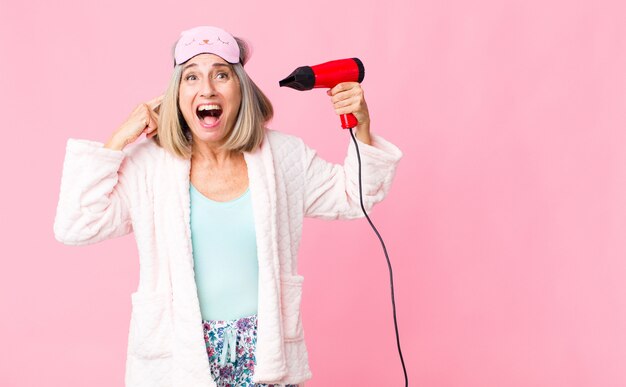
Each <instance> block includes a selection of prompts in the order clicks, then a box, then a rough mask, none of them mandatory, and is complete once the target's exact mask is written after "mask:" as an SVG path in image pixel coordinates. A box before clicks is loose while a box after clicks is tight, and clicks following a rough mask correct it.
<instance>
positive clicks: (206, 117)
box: [196, 105, 222, 126]
mask: <svg viewBox="0 0 626 387" xmlns="http://www.w3.org/2000/svg"><path fill="white" fill-rule="evenodd" d="M196 115H197V116H198V118H199V119H200V122H202V123H204V125H206V126H212V125H215V123H216V122H217V121H218V120H219V119H220V116H221V115H222V107H221V106H219V105H200V106H198V108H197V109H196Z"/></svg>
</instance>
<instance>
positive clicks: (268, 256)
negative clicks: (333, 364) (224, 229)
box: [244, 135, 287, 381]
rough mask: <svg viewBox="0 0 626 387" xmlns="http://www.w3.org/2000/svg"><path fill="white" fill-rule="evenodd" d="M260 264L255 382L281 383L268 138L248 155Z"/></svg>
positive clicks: (273, 195)
mask: <svg viewBox="0 0 626 387" xmlns="http://www.w3.org/2000/svg"><path fill="white" fill-rule="evenodd" d="M244 156H245V159H246V164H247V166H248V179H249V182H250V194H251V195H252V207H253V211H254V224H255V228H256V240H257V256H258V261H259V301H258V329H257V331H258V338H257V347H256V366H255V375H254V379H255V380H260V379H262V380H264V381H270V380H280V379H281V378H282V377H283V376H284V375H285V374H286V373H287V367H286V362H285V355H284V351H283V340H282V332H281V327H282V323H281V318H282V317H281V308H280V262H279V254H278V243H277V242H278V235H277V234H278V233H277V223H276V213H277V211H276V206H277V204H278V202H277V195H276V174H275V170H274V159H273V156H272V150H271V147H270V144H269V141H268V138H267V135H266V136H265V139H264V141H263V144H262V145H261V147H260V148H259V149H258V150H256V151H255V152H252V153H244Z"/></svg>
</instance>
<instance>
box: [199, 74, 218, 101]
mask: <svg viewBox="0 0 626 387" xmlns="http://www.w3.org/2000/svg"><path fill="white" fill-rule="evenodd" d="M214 95H215V87H214V85H213V80H212V79H211V78H207V80H206V81H204V82H202V88H201V89H200V96H202V97H206V98H208V97H212V96H214Z"/></svg>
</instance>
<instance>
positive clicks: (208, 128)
mask: <svg viewBox="0 0 626 387" xmlns="http://www.w3.org/2000/svg"><path fill="white" fill-rule="evenodd" d="M240 105H241V88H240V86H239V79H238V78H237V75H236V74H235V72H234V70H233V68H232V67H231V65H230V64H228V63H227V62H226V61H225V60H224V59H222V58H220V57H219V56H217V55H213V54H200V55H197V56H195V57H193V58H191V59H190V60H189V61H187V63H185V64H184V65H183V73H182V78H181V81H180V88H179V89H178V106H179V109H180V111H181V113H182V114H183V117H184V118H185V121H186V122H187V125H188V126H189V129H190V130H191V133H192V135H193V138H194V141H202V142H207V143H212V144H214V145H215V146H219V145H221V144H223V143H224V142H225V139H226V136H227V135H228V133H230V131H231V130H232V128H233V125H234V124H235V121H236V120H237V114H238V113H239V106H240Z"/></svg>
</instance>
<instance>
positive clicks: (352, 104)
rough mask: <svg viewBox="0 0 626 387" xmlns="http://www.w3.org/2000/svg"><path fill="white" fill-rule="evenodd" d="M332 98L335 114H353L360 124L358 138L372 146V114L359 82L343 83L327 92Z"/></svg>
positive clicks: (357, 129) (358, 125)
mask: <svg viewBox="0 0 626 387" xmlns="http://www.w3.org/2000/svg"><path fill="white" fill-rule="evenodd" d="M326 94H328V95H329V96H330V97H331V102H332V104H333V108H334V109H335V113H337V114H339V115H341V114H348V113H352V114H354V116H355V117H356V119H357V121H359V123H358V124H357V126H356V137H357V138H358V139H359V140H361V141H362V142H364V143H366V144H371V138H370V114H369V110H368V108H367V103H366V102H365V94H364V92H363V88H361V84H360V83H358V82H342V83H339V84H337V85H336V86H335V87H333V88H332V89H330V90H328V91H327V92H326Z"/></svg>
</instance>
